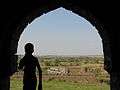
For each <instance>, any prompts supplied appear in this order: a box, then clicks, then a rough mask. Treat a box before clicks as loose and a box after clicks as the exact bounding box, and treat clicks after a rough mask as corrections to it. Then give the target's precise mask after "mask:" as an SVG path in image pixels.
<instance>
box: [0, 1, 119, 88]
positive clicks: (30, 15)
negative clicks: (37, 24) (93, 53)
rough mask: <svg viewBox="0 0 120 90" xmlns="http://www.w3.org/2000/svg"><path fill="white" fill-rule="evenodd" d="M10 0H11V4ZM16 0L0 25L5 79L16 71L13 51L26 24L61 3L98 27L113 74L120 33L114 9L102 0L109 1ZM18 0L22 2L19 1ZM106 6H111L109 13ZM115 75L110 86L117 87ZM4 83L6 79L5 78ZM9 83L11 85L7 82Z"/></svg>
mask: <svg viewBox="0 0 120 90" xmlns="http://www.w3.org/2000/svg"><path fill="white" fill-rule="evenodd" d="M11 3H12V2H10V4H11ZM14 3H15V4H14V5H13V6H14V8H12V7H10V8H9V11H11V13H9V14H8V15H9V17H7V18H6V19H5V21H7V22H3V27H1V28H2V29H3V31H2V34H1V41H0V43H1V44H0V56H1V57H5V61H3V62H2V63H1V64H0V68H1V69H0V70H1V71H2V72H1V74H0V75H1V77H4V78H5V79H6V77H9V76H10V75H12V73H14V71H15V70H13V68H15V67H11V66H15V65H13V63H14V64H16V61H14V60H16V56H15V55H14V54H15V53H16V52H17V44H18V41H19V38H20V35H21V33H22V32H23V30H24V28H25V27H26V26H27V25H28V24H29V23H30V22H32V21H33V20H34V19H35V18H37V17H39V16H41V15H42V14H44V13H47V12H49V11H52V10H54V9H57V8H59V7H63V8H65V9H67V10H70V11H72V12H74V13H76V14H78V15H80V16H82V17H84V18H85V19H86V20H88V21H89V22H90V23H91V24H92V25H93V26H95V27H96V28H97V30H98V33H99V34H100V36H101V38H102V43H103V52H104V58H105V69H106V70H107V71H108V72H109V73H110V74H111V71H114V72H117V66H119V65H118V64H117V65H116V64H115V62H113V59H116V56H117V55H118V54H117V55H116V52H115V49H117V47H118V48H119V46H118V45H117V47H115V46H116V44H119V39H117V40H116V37H117V36H118V35H119V33H117V31H114V32H113V31H112V28H111V25H112V23H111V22H109V21H110V20H109V18H108V17H107V16H108V15H109V14H110V13H111V12H110V11H109V8H106V7H105V6H103V7H101V4H102V5H105V4H107V2H104V3H103V1H99V4H100V5H99V4H98V1H94V3H96V4H94V3H93V2H92V1H91V2H90V1H85V0H81V1H79V0H76V2H75V1H74V0H64V1H62V0H52V1H50V0H30V1H29V0H28V1H27V0H26V1H19V2H14ZM17 3H19V5H18V4H17ZM108 6H110V5H108ZM95 8H96V9H95ZM106 10H108V12H107V13H106ZM102 13H104V14H102ZM103 16H104V17H103ZM3 17H6V16H3ZM3 21H4V20H3ZM113 25H114V24H113ZM108 29H109V30H108ZM116 33H117V34H116ZM115 35H117V36H115ZM114 40H115V41H114ZM114 43H115V44H114ZM118 50H119V49H118ZM112 76H113V77H116V78H117V79H118V76H119V74H116V73H115V74H113V73H112V74H111V89H112V88H116V86H115V85H114V84H115V83H117V82H118V81H119V79H118V81H114V82H113V81H112ZM7 81H9V79H7ZM1 83H2V80H1ZM4 83H6V81H5V82H4ZM6 85H7V86H8V84H6ZM0 87H3V86H0ZM8 87H9V86H8ZM117 87H119V85H118V86H117ZM1 90H7V89H1ZM115 90H118V89H115Z"/></svg>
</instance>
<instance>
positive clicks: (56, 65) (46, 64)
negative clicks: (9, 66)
mask: <svg viewBox="0 0 120 90" xmlns="http://www.w3.org/2000/svg"><path fill="white" fill-rule="evenodd" d="M20 58H21V56H20V57H19V60H20ZM37 58H38V60H39V63H40V66H41V69H42V79H43V90H110V85H109V82H110V77H109V74H108V73H107V72H106V71H105V70H104V68H103V66H104V58H103V56H77V57H76V56H74V57H73V56H70V57H69V56H42V57H40V56H38V57H37ZM19 60H18V61H19ZM22 76H23V72H22V73H21V72H16V73H15V74H14V75H13V76H12V77H11V85H10V86H11V88H10V90H22V87H23V84H22Z"/></svg>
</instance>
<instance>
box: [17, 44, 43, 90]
mask: <svg viewBox="0 0 120 90" xmlns="http://www.w3.org/2000/svg"><path fill="white" fill-rule="evenodd" d="M24 49H25V56H24V57H23V58H22V59H21V60H20V63H19V66H18V69H19V70H23V71H24V75H23V90H36V86H37V77H36V67H37V68H38V72H39V85H38V90H42V70H41V68H40V65H39V62H38V59H37V58H36V57H35V56H33V55H32V53H33V52H34V45H33V44H32V43H27V44H26V45H25V47H24Z"/></svg>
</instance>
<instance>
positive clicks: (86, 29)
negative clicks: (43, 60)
mask: <svg viewBox="0 0 120 90" xmlns="http://www.w3.org/2000/svg"><path fill="white" fill-rule="evenodd" d="M28 42H30V43H33V44H34V49H35V50H34V53H33V54H35V55H102V54H103V51H102V41H101V38H100V36H99V34H98V31H97V30H96V28H95V27H93V26H92V24H90V23H89V22H88V21H87V20H86V19H84V18H83V17H81V16H78V15H77V14H75V13H73V12H72V11H68V10H65V9H64V8H58V9H56V10H53V11H51V12H48V13H46V14H43V15H42V16H40V17H38V18H36V19H35V20H34V21H33V22H32V23H30V24H29V25H28V26H27V27H26V28H25V30H24V31H23V33H22V34H21V37H20V40H19V42H18V50H17V54H24V45H25V44H26V43H28Z"/></svg>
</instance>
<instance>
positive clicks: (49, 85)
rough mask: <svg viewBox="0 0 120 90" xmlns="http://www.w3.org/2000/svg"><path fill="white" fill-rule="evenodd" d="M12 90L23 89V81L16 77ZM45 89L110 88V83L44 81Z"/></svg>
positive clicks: (82, 89) (80, 89)
mask: <svg viewBox="0 0 120 90" xmlns="http://www.w3.org/2000/svg"><path fill="white" fill-rule="evenodd" d="M11 85H12V86H11V88H10V90H22V81H21V80H18V79H14V80H12V81H11ZM43 90H110V89H109V85H107V84H101V85H82V84H78V83H72V82H64V81H56V80H51V81H43Z"/></svg>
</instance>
